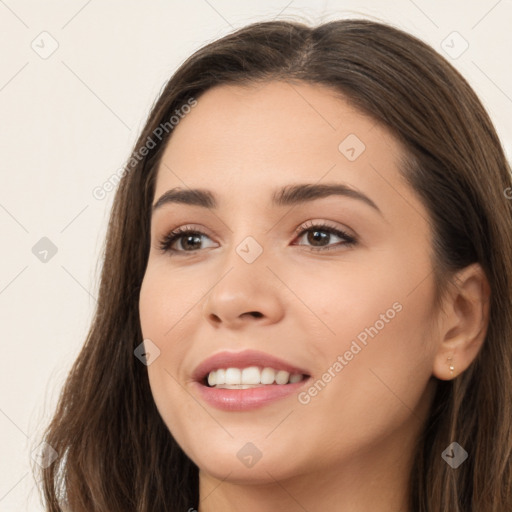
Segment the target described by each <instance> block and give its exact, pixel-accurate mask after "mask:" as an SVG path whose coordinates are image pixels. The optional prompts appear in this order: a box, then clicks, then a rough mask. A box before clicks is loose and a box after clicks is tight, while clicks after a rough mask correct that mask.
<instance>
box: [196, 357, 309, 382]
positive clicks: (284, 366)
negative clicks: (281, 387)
mask: <svg viewBox="0 0 512 512" xmlns="http://www.w3.org/2000/svg"><path fill="white" fill-rule="evenodd" d="M248 366H262V367H265V366H267V367H270V368H274V370H285V371H287V372H289V373H290V374H291V373H302V374H305V375H308V372H307V371H306V370H304V369H303V368H298V367H297V366H293V365H291V364H290V363H287V362H286V361H283V360H282V359H279V358H277V357H274V356H271V355H270V354H265V353H264V352H259V351H258V350H244V351H242V352H227V351H224V352H218V353H217V354H215V355H213V356H211V357H209V358H208V359H205V360H204V361H203V362H202V363H201V364H200V365H199V366H198V367H197V368H196V369H195V370H194V373H193V374H192V377H193V378H194V380H196V381H197V382H202V381H203V379H204V378H205V377H207V376H208V374H209V373H210V372H211V371H212V370H218V369H219V368H247V367H248Z"/></svg>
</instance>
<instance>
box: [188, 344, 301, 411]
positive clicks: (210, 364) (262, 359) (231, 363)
mask: <svg viewBox="0 0 512 512" xmlns="http://www.w3.org/2000/svg"><path fill="white" fill-rule="evenodd" d="M248 366H259V367H270V368H274V369H275V370H285V371H287V372H289V373H290V374H293V373H300V374H303V375H306V376H307V377H306V378H304V379H303V380H302V381H300V382H296V383H294V384H283V385H279V384H270V385H269V384H267V385H262V386H259V387H255V388H248V389H217V388H210V387H208V386H206V385H204V383H203V382H204V379H205V377H206V376H207V375H208V374H209V373H210V372H211V371H212V370H217V369H218V368H246V367H248ZM193 377H194V380H195V381H196V382H194V386H195V387H196V388H197V392H198V394H199V395H200V396H201V397H202V398H203V400H205V401H206V402H207V403H208V404H210V405H211V406H213V407H216V408H217V409H222V410H225V411H245V410H251V409H257V408H260V407H263V406H265V405H266V404H268V403H271V402H274V401H275V400H279V399H281V398H285V397H287V396H289V395H291V394H293V393H296V392H297V391H298V390H299V389H300V388H301V387H303V386H305V385H306V382H308V381H309V380H310V378H309V375H308V372H307V371H306V370H304V369H303V368H299V367H297V366H294V365H292V364H289V363H287V362H286V361H283V360H281V359H279V358H277V357H274V356H271V355H269V354H265V353H264V352H258V351H256V350H244V351H243V352H219V353H217V354H215V355H213V356H212V357H209V358H208V359H206V360H205V361H203V362H202V363H201V364H200V365H199V366H198V367H197V368H196V369H195V371H194V373H193Z"/></svg>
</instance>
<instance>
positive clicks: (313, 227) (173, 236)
mask: <svg viewBox="0 0 512 512" xmlns="http://www.w3.org/2000/svg"><path fill="white" fill-rule="evenodd" d="M310 231H323V232H327V233H330V234H332V235H335V236H338V237H340V238H343V239H345V242H344V243H341V244H338V245H334V246H333V245H328V246H326V247H312V246H309V247H310V248H311V249H310V250H311V251H315V252H317V251H329V250H333V249H334V250H336V249H337V248H339V247H342V246H344V247H352V246H354V245H356V244H357V240H356V238H354V237H353V236H351V235H349V234H348V233H345V232H344V231H342V230H340V229H338V228H334V227H333V226H329V225H328V224H325V223H314V222H311V224H309V225H301V226H299V227H298V228H297V229H296V230H295V234H296V237H301V236H302V235H304V234H305V233H308V232H310ZM191 234H194V235H205V236H208V235H206V233H203V232H202V231H199V230H197V229H190V228H189V226H183V227H179V228H177V229H174V230H173V231H170V232H169V233H168V234H167V235H165V236H163V237H162V238H161V239H160V240H159V241H158V247H159V249H160V250H161V251H162V252H163V253H167V252H169V253H174V254H179V253H185V254H186V253H191V254H193V253H196V252H197V251H198V250H199V249H197V250H192V251H184V250H176V249H171V246H172V244H173V243H174V242H175V241H176V240H179V239H180V238H182V237H184V236H185V235H191ZM306 247H308V246H306Z"/></svg>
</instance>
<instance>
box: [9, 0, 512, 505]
mask: <svg viewBox="0 0 512 512" xmlns="http://www.w3.org/2000/svg"><path fill="white" fill-rule="evenodd" d="M345 17H370V18H373V19H379V20H382V21H387V22H390V23H391V24H393V25H395V26H397V27H399V28H403V29H405V30H407V31H409V32H411V33H412V34H414V35H416V36H418V37H420V38H421V39H423V40H425V41H426V42H428V43H429V44H430V45H432V46H433V47H434V48H435V49H436V50H437V51H438V52H439V53H441V54H442V55H444V56H445V57H447V58H448V60H449V61H450V62H452V63H453V64H454V65H455V67H457V68H458V69H459V70H460V71H461V73H462V74H463V75H464V76H465V77H466V79H467V80H468V81H469V83H470V84H471V85H472V86H473V87H474V89H475V91H476V92H477V94H478V95H479V96H480V98H481V99H482V101H483V103H484V105H485V107H486V108H487V110H488V112H489V114H490V115H491V118H492V119H493V121H494V122H495V126H496V128H497V130H498V133H499V135H500V137H501V139H502V141H503V144H504V146H505V149H506V151H507V154H508V156H509V158H510V157H511V156H512V71H511V66H510V56H509V49H510V47H511V46H512V33H511V31H510V25H511V21H512V0H501V1H497V0H478V1H476V0H473V1H462V0H461V1H449V2H443V1H441V0H436V1H426V0H414V1H413V0H393V1H386V2H385V1H368V0H367V1H364V2H363V1H357V0H355V1H348V0H347V1H341V0H340V1H334V0H332V1H316V2H314V1H306V0H303V1H299V0H294V1H290V0H282V1H269V0H259V1H257V2H256V1H247V2H236V1H234V0H191V1H188V2H185V1H183V2H178V1H176V0H173V1H163V0H161V1H157V0H150V1H144V2H143V1H139V2H135V1H133V0H131V1H126V0H123V1H121V0H115V1H108V2H107V1H104V2H100V1H99V0H89V1H87V0H72V1H67V2H64V1H62V2H56V1H51V2H50V1H46V2H38V1H36V0H32V1H17V0H0V45H1V59H2V60H1V67H0V115H1V122H0V134H1V135H0V140H1V149H2V153H1V167H0V169H1V170H0V172H1V178H2V186H1V188H0V236H1V240H2V251H1V254H2V265H1V266H0V314H1V327H2V349H3V350H2V357H0V382H1V395H0V439H1V443H0V452H1V457H0V511H2V512H3V511H13V512H14V511H16V512H22V511H31V512H32V511H42V510H43V508H42V506H41V504H40V503H39V498H38V494H37V492H36V489H35V486H36V484H35V482H34V481H33V478H32V475H31V472H30V465H29V461H30V458H31V452H32V450H33V449H34V448H36V447H37V442H38V439H39V437H38V436H40V434H41V430H42V428H43V427H44V426H45V424H46V422H47V421H48V419H49V417H50V415H51V413H52V411H53V408H54V406H55V403H56V399H57V397H58V393H59V391H60V388H61V386H62V384H63V381H64V378H65V376H66V373H67V371H68V370H69V368H70V366H71V363H72V362H73V360H74V358H75V357H76V355H77V354H78V351H79V349H80V347H81V345H82V343H83V341H84V339H85V335H86V333H87V329H88V326H89V322H90V320H91V317H92V313H93V311H94V307H95V304H96V299H95V297H96V293H97V289H98V281H97V279H98V276H99V269H100V268H101V265H100V263H98V259H99V257H100V251H101V244H102V240H103V237H104V234H105V229H106V225H107V220H108V214H109V210H110V207H111V204H112V199H113V196H114V192H113V191H112V192H109V193H106V194H105V197H104V198H103V199H97V197H98V195H99V194H98V193H96V197H95V195H94V194H93V191H94V190H95V189H96V190H97V187H102V186H103V184H104V183H105V182H107V181H108V180H109V178H110V177H111V176H112V174H115V172H116V171H117V170H118V169H119V168H120V167H121V166H122V165H123V164H124V162H125V160H126V159H127V158H128V156H129V152H130V150H131V148H132V145H133V143H134V142H135V140H136V138H137V135H138V132H139V130H140V129H141V128H142V125H143V123H144V121H145V119H146V116H147V114H148V110H149V107H150V106H151V104H152V103H153V101H154V100H155V98H156V96H157V95H158V93H159V91H160V90H161V88H162V86H163V85H164V83H165V82H166V81H167V80H168V78H169V77H170V75H171V74H172V73H173V72H174V70H175V69H176V68H177V66H178V65H179V64H180V63H181V62H182V61H183V60H184V59H185V58H186V57H187V56H188V55H190V54H191V53H192V52H193V51H195V50H196V49H198V48H199V47H200V46H202V45H204V44H205V43H207V42H210V41H212V40H214V39H216V38H218V37H220V36H222V35H225V34H227V33H228V32H231V31H232V30H234V29H236V28H239V27H241V26H243V25H246V24H248V23H251V22H253V21H257V20H269V19H279V18H281V19H297V18H298V19H299V20H300V21H305V20H306V21H307V20H309V21H310V22H311V23H319V22H323V21H327V20H330V19H336V18H345ZM454 32H455V33H454ZM466 46H467V48H466ZM41 239H43V240H41ZM127 449H129V447H127ZM35 453H37V450H36V452H35Z"/></svg>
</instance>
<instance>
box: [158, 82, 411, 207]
mask: <svg viewBox="0 0 512 512" xmlns="http://www.w3.org/2000/svg"><path fill="white" fill-rule="evenodd" d="M402 152H403V149H402V147H401V146H400V144H399V142H398V141H397V140H396V139H395V138H394V137H393V136H392V135H391V133H390V132H389V131H388V130H387V129H386V128H385V127H383V126H382V125H380V124H379V123H377V122H376V121H375V120H374V119H373V118H371V117H369V116H367V115H365V114H363V113H361V112H360V111H358V110H357V109H355V108H354V107H353V106H352V105H351V104H350V103H349V102H348V101H347V100H346V99H345V98H343V96H341V95H340V94H339V93H337V92H336V91H334V90H333V89H331V88H329V87H326V86H322V85H317V84H307V83H302V82H301V83H286V82H267V83H260V84H256V85H254V84H253V85H250V86H245V85H244V86H240V85H221V86H217V87H214V88H212V89H210V90H208V91H206V92H205V93H204V94H203V95H202V96H201V97H200V98H199V99H198V101H197V105H196V106H195V107H194V108H192V109H191V110H190V112H189V113H188V114H186V115H184V116H183V118H182V119H181V120H180V122H179V124H178V125H177V126H175V128H174V129H173V133H172V136H171V138H170V140H169V142H168V144H167V147H166V148H165V150H164V154H163V157H162V160H161V164H160V168H159V170H158V176H157V182H156V189H155V198H158V197H159V196H160V195H161V194H162V193H164V192H165V191H166V190H168V189H170V188H173V187H183V188H187V187H190V188H208V189H211V190H213V191H215V192H216V193H218V195H219V197H220V200H221V202H222V200H223V199H225V200H226V201H229V200H230V198H232V197H233V193H234V192H235V191H236V193H237V195H238V196H239V197H257V196H258V197H259V196H260V195H261V198H262V200H263V198H264V196H266V197H268V196H269V195H270V194H271V193H272V191H274V190H275V189H276V188H280V187H284V186H286V185H289V184H290V183H305V182H308V183H319V182H320V183H321V182H322V180H325V181H329V182H333V181H339V182H343V183H347V184H349V185H351V186H353V187H354V188H356V189H361V190H365V193H367V194H369V195H371V194H374V195H375V196H376V197H377V200H376V202H379V199H380V202H384V203H386V202H388V203H390V204H391V203H392V202H393V201H395V203H396V199H397V195H402V196H403V197H404V196H405V197H407V196H409V199H410V201H416V202H417V200H416V199H415V198H414V197H413V195H414V194H413V191H411V190H410V189H409V187H408V185H407V184H406V183H404V182H403V181H402V180H401V177H400V176H399V173H398V160H399V158H400V156H401V155H402ZM265 201H266V202H268V201H267V199H265ZM406 205H407V201H405V203H404V204H403V206H406ZM409 208H410V206H409ZM418 208H421V206H420V205H418Z"/></svg>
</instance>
